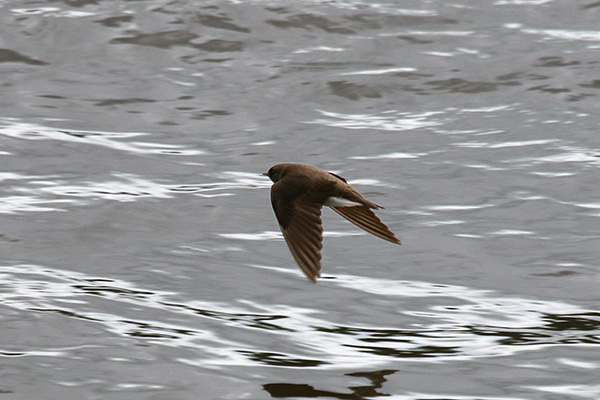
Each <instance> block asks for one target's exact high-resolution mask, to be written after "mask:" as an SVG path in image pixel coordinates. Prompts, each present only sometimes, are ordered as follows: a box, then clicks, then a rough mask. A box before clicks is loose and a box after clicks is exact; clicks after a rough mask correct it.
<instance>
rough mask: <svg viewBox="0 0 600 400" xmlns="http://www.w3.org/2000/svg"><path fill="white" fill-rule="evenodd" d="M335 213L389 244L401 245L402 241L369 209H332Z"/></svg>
mask: <svg viewBox="0 0 600 400" xmlns="http://www.w3.org/2000/svg"><path fill="white" fill-rule="evenodd" d="M331 208H332V209H333V211H335V212H337V213H338V214H340V215H341V216H342V217H344V218H346V219H347V220H348V221H350V222H352V223H353V224H354V225H356V226H358V227H359V228H362V229H364V230H365V231H367V232H369V233H372V234H373V235H375V236H377V237H380V238H381V239H384V240H387V241H388V242H392V243H397V244H400V240H399V239H398V238H397V237H396V235H394V234H393V233H392V231H390V229H389V228H388V227H387V226H386V225H385V224H384V223H383V222H381V220H380V219H379V218H377V216H376V215H375V213H374V212H373V211H371V209H370V208H369V207H366V206H354V207H331Z"/></svg>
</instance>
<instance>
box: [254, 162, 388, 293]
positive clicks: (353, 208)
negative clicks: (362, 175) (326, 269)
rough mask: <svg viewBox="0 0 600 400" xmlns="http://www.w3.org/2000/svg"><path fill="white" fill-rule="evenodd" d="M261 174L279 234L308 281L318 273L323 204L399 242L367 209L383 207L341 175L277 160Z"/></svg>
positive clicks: (321, 244)
mask: <svg viewBox="0 0 600 400" xmlns="http://www.w3.org/2000/svg"><path fill="white" fill-rule="evenodd" d="M263 175H266V176H268V177H269V178H270V179H271V180H272V181H273V186H272V187H271V204H272V206H273V210H274V211H275V216H276V217H277V222H278V223H279V227H280V228H281V232H283V237H284V238H285V241H286V243H287V245H288V247H289V248H290V251H291V252H292V255H293V256H294V259H295V260H296V262H297V263H298V265H299V266H300V268H301V269H302V271H304V273H305V274H306V276H308V278H309V279H310V280H311V281H313V282H316V279H317V277H320V276H321V275H320V271H321V249H322V248H323V225H322V223H321V208H322V207H323V206H329V207H331V209H332V210H333V211H335V212H337V213H338V214H340V215H341V216H342V217H344V218H346V219H347V220H348V221H350V222H352V223H353V224H354V225H356V226H358V227H360V228H362V229H364V230H365V231H367V232H369V233H372V234H373V235H375V236H377V237H380V238H381V239H384V240H387V241H388V242H392V243H396V244H400V240H398V238H397V237H396V236H395V235H394V234H393V233H392V231H390V229H389V228H388V227H387V226H386V225H385V224H384V223H383V222H381V220H380V219H379V218H377V216H376V215H375V213H374V212H373V211H371V210H377V209H380V208H383V207H381V206H380V205H378V204H375V203H373V202H372V201H369V200H367V199H365V198H364V197H363V196H362V195H361V194H360V193H358V192H357V191H356V190H355V189H354V188H353V187H352V186H350V185H349V184H348V182H346V179H344V178H342V177H341V176H339V175H336V174H334V173H332V172H327V171H323V170H322V169H319V168H315V167H311V166H309V165H303V164H278V165H275V166H273V167H271V168H270V169H269V171H268V172H265V173H264V174H263Z"/></svg>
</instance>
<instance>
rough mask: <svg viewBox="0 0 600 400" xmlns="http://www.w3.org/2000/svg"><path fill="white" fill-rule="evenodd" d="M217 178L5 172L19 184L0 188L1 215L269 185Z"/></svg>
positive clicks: (248, 176)
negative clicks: (74, 178)
mask: <svg viewBox="0 0 600 400" xmlns="http://www.w3.org/2000/svg"><path fill="white" fill-rule="evenodd" d="M219 177H221V178H225V179H226V180H225V181H223V182H210V183H198V184H171V183H163V182H157V181H152V180H149V179H144V178H143V177H141V176H138V175H135V174H125V173H115V174H113V176H112V179H106V180H101V181H83V182H78V183H73V182H70V181H65V180H64V179H60V178H59V177H57V176H54V175H48V176H27V175H21V174H16V173H4V174H1V175H0V182H2V181H6V182H10V181H16V182H18V186H7V185H5V186H4V187H3V188H2V191H3V192H8V193H9V194H8V195H5V196H0V214H14V213H20V212H42V211H65V209H63V208H60V207H59V206H58V205H67V204H69V205H79V206H83V205H87V204H89V202H91V201H95V200H99V199H100V200H110V201H120V202H131V201H137V200H140V199H143V198H162V199H167V198H172V197H174V196H175V195H181V194H193V195H195V196H200V197H206V198H210V197H219V196H233V195H234V194H235V193H234V190H238V189H262V188H265V187H269V186H270V182H269V181H268V180H267V179H266V178H265V177H263V176H262V175H260V174H258V173H246V172H235V171H230V172H224V173H221V174H220V175H219ZM0 193H1V192H0ZM15 193H16V195H15Z"/></svg>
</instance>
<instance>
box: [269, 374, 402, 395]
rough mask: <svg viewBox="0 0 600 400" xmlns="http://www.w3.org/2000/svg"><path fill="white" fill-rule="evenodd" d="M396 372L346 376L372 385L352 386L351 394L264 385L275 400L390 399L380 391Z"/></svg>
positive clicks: (300, 386) (282, 384)
mask: <svg viewBox="0 0 600 400" xmlns="http://www.w3.org/2000/svg"><path fill="white" fill-rule="evenodd" d="M395 372H396V371H395V370H381V371H373V372H354V373H350V374H345V375H346V376H355V377H361V378H366V379H368V380H370V381H371V384H370V385H364V386H351V387H349V388H348V389H349V390H350V393H339V392H332V391H328V390H319V389H315V388H314V387H313V386H311V385H306V384H294V383H268V384H265V385H263V388H264V389H265V390H266V391H267V392H269V394H270V395H271V397H275V398H286V397H296V398H297V397H302V398H316V397H328V398H333V399H349V400H359V399H364V398H367V397H368V398H373V397H382V396H385V397H388V396H390V394H388V393H385V392H381V391H379V389H381V388H382V386H383V383H384V382H386V381H387V379H386V378H385V377H386V376H387V375H392V374H394V373H395Z"/></svg>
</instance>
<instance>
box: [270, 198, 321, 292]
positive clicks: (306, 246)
mask: <svg viewBox="0 0 600 400" xmlns="http://www.w3.org/2000/svg"><path fill="white" fill-rule="evenodd" d="M280 227H281V232H283V237H284V238H285V241H286V243H287V245H288V247H289V248H290V251H291V252H292V255H293V256H294V259H295V260H296V262H297V263H298V265H299V266H300V268H301V269H302V271H304V273H305V274H306V276H308V278H309V279H310V280H311V281H313V282H315V281H316V278H317V277H320V276H321V275H320V271H321V249H322V248H323V225H322V224H321V205H319V204H316V203H305V202H302V201H297V202H296V203H295V204H294V215H293V218H292V220H291V221H290V223H289V224H288V226H287V228H284V227H283V226H280Z"/></svg>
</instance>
